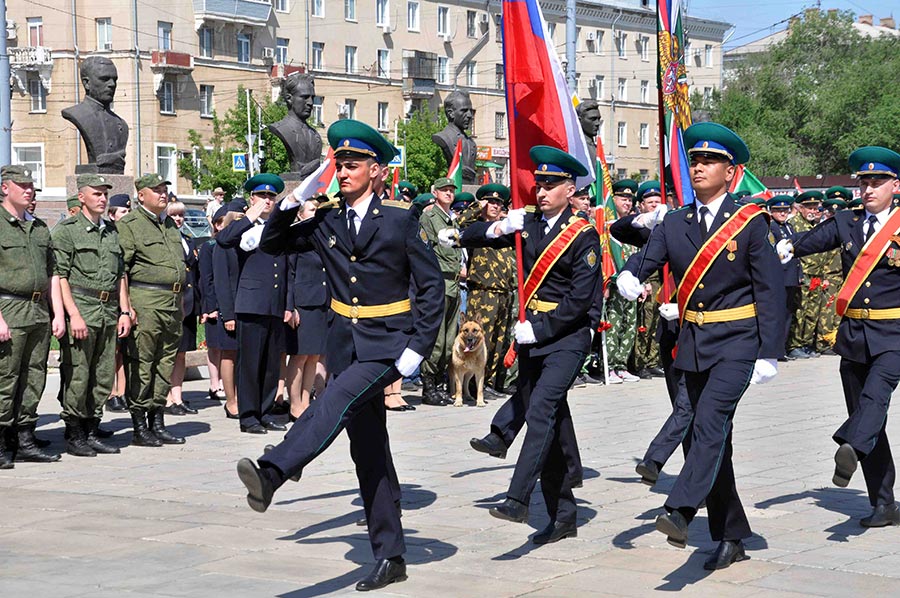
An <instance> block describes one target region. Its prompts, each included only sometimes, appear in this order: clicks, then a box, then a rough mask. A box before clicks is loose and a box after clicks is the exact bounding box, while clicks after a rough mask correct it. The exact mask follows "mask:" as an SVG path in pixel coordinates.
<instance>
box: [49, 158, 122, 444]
mask: <svg viewBox="0 0 900 598" xmlns="http://www.w3.org/2000/svg"><path fill="white" fill-rule="evenodd" d="M76 184H77V186H78V197H79V198H80V199H81V204H82V206H83V207H82V210H81V213H80V214H79V215H77V216H73V217H72V218H69V219H67V220H64V221H62V222H60V223H59V224H58V225H57V226H56V227H55V228H54V229H53V232H52V236H53V251H54V255H55V258H56V263H55V266H54V274H55V275H56V276H58V277H59V284H60V291H61V293H62V300H63V305H64V306H65V309H66V314H67V315H68V319H69V326H68V332H67V334H66V336H65V337H63V338H62V339H61V340H60V385H61V388H62V389H63V391H62V392H63V410H62V420H63V422H65V424H66V452H68V453H69V454H70V455H75V456H78V457H96V456H97V454H98V453H103V454H110V453H118V452H119V449H118V448H116V447H113V446H109V445H107V444H104V443H103V442H102V441H101V440H100V438H99V435H98V432H99V427H100V420H101V418H102V417H103V407H104V405H105V403H106V401H107V399H108V398H109V396H110V394H111V392H112V387H113V382H114V379H115V376H116V346H117V342H116V339H117V338H125V337H126V336H128V334H129V332H130V331H131V306H130V303H129V301H128V286H127V284H126V282H125V263H124V260H123V259H122V248H121V247H120V246H119V235H118V232H117V230H116V225H115V224H114V223H113V222H111V221H107V220H104V218H103V216H104V215H105V214H106V210H107V206H106V203H107V194H108V193H109V189H110V188H112V185H111V184H110V183H109V182H107V180H106V178H105V177H104V176H103V175H99V174H80V175H78V178H77V180H76Z"/></svg>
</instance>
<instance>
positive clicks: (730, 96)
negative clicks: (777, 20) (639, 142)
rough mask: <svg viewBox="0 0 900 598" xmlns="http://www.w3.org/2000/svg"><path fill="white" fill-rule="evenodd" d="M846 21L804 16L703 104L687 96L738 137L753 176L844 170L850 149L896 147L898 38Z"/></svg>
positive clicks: (838, 16)
mask: <svg viewBox="0 0 900 598" xmlns="http://www.w3.org/2000/svg"><path fill="white" fill-rule="evenodd" d="M852 22H853V15H852V13H850V12H837V13H831V14H829V13H827V12H824V11H806V12H805V13H804V15H803V16H802V17H801V19H800V20H799V21H798V22H796V23H794V25H793V26H792V27H791V30H790V33H789V35H788V36H787V37H786V38H785V39H784V40H783V41H781V42H779V43H778V44H775V45H774V46H772V47H771V48H769V49H768V50H767V51H765V52H760V53H758V54H755V55H750V56H748V57H747V58H746V60H745V61H744V62H743V63H741V65H740V66H739V67H738V69H737V72H736V74H735V76H733V77H731V78H730V79H729V80H728V81H727V84H726V85H727V86H726V89H725V91H724V92H722V94H721V95H718V94H714V96H713V98H712V99H711V101H710V102H709V103H708V105H706V106H703V105H702V98H700V97H698V96H697V95H694V96H693V97H692V105H693V107H694V108H695V109H696V108H701V107H702V108H706V109H708V110H709V111H710V117H711V119H712V120H714V121H716V122H719V123H722V124H724V125H726V126H728V127H731V128H732V129H734V130H735V131H736V132H737V133H738V134H739V135H741V137H743V138H744V140H745V141H746V142H747V145H748V146H749V147H750V153H751V155H752V156H753V158H752V160H751V162H750V168H751V170H753V172H754V173H755V174H756V175H765V176H783V175H785V174H790V175H815V174H832V173H843V172H847V156H848V155H849V154H850V152H852V151H853V150H854V149H856V148H857V147H860V146H863V145H882V146H885V147H890V148H895V149H896V148H898V147H900V87H898V86H897V83H896V82H897V73H900V38H898V37H896V36H882V37H878V38H868V37H864V36H862V35H860V34H859V33H857V31H856V30H855V29H854V28H853V27H852Z"/></svg>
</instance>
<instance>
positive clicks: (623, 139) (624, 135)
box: [616, 122, 628, 147]
mask: <svg viewBox="0 0 900 598" xmlns="http://www.w3.org/2000/svg"><path fill="white" fill-rule="evenodd" d="M616 142H617V143H618V144H619V147H625V146H626V145H628V127H627V126H626V125H625V123H623V122H620V123H619V127H618V131H617V132H616Z"/></svg>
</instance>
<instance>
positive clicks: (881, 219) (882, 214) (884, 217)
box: [863, 206, 891, 228]
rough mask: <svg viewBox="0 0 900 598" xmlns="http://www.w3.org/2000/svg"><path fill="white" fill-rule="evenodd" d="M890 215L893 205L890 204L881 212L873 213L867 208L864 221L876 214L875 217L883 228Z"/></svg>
mask: <svg viewBox="0 0 900 598" xmlns="http://www.w3.org/2000/svg"><path fill="white" fill-rule="evenodd" d="M890 215H891V207H890V206H888V207H887V209H885V210H881V212H880V213H879V214H873V213H872V212H870V211H869V210H865V216H864V217H863V221H864V222H868V221H869V217H870V216H875V218H876V219H877V220H878V227H879V228H881V227H882V226H884V224H885V223H886V222H887V221H888V218H889V217H890Z"/></svg>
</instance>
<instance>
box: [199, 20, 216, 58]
mask: <svg viewBox="0 0 900 598" xmlns="http://www.w3.org/2000/svg"><path fill="white" fill-rule="evenodd" d="M197 35H198V36H199V37H200V57H201V58H212V57H213V30H212V29H210V28H209V27H201V28H200V31H198V32H197Z"/></svg>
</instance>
